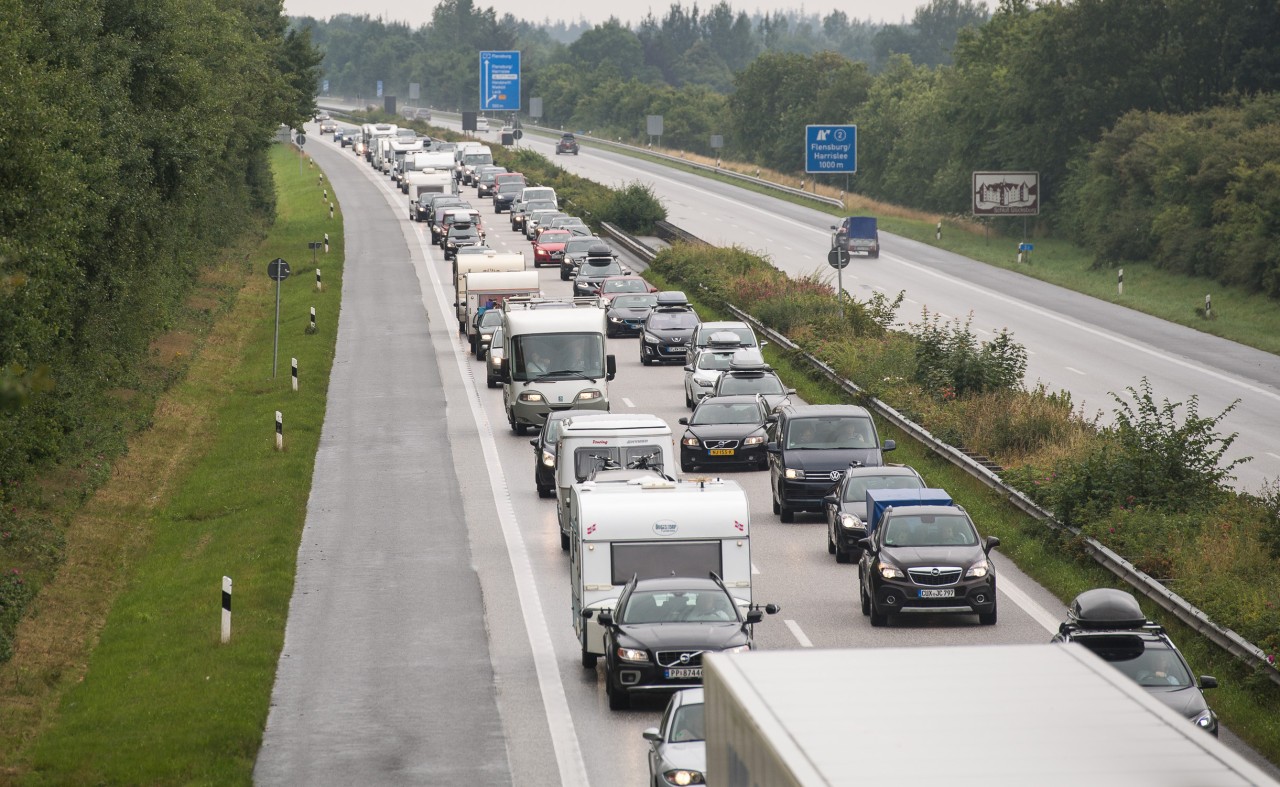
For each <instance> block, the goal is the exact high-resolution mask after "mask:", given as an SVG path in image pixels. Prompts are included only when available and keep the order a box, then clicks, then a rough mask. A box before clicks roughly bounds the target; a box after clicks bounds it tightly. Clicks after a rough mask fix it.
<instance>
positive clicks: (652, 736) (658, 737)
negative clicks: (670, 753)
mask: <svg viewBox="0 0 1280 787" xmlns="http://www.w3.org/2000/svg"><path fill="white" fill-rule="evenodd" d="M640 734H641V735H643V736H644V739H645V740H647V741H652V742H654V743H662V733H660V732H658V728H657V727H650V728H649V729H647V730H645V731H644V732H642V733H640Z"/></svg>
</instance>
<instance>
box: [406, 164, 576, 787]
mask: <svg viewBox="0 0 1280 787" xmlns="http://www.w3.org/2000/svg"><path fill="white" fill-rule="evenodd" d="M389 183H390V181H386V182H384V184H383V194H384V196H385V197H387V198H388V199H387V201H388V202H390V203H391V204H392V208H393V211H398V210H399V209H400V208H401V207H402V206H401V205H400V204H399V199H398V198H399V197H401V196H402V195H401V194H400V192H399V191H398V190H397V191H395V192H394V193H392V192H391V189H390V187H389V185H388V184H389ZM399 215H400V214H399V213H398V212H396V216H399ZM414 225H415V226H414V227H412V228H411V229H413V230H414V234H415V235H417V236H418V244H419V251H421V252H422V256H417V255H415V256H414V257H413V265H414V269H415V271H416V272H417V274H418V276H419V277H421V276H422V271H423V269H425V270H426V272H427V275H428V277H429V278H430V280H431V285H432V286H431V289H432V291H433V292H434V293H435V296H436V302H437V305H439V307H440V313H441V314H443V315H445V316H446V318H447V317H448V315H449V307H450V305H449V303H448V301H447V300H446V299H445V294H444V289H443V288H442V286H441V282H440V276H439V274H438V273H437V272H436V269H435V266H434V265H430V264H428V262H429V261H431V256H430V253H429V244H428V243H427V242H426V240H425V238H424V237H423V232H424V230H423V228H422V227H421V226H420V225H418V224H417V222H414ZM423 306H424V307H425V306H426V304H425V303H424V304H423ZM449 326H450V321H449V320H448V319H446V320H445V321H444V323H443V325H441V324H438V323H431V330H432V332H436V331H445V332H448V333H449V342H448V343H449V344H450V345H453V346H454V353H453V358H454V362H455V363H456V364H457V365H458V372H459V374H460V375H461V377H462V384H463V387H464V389H465V395H466V399H467V404H468V405H469V406H470V408H471V415H472V418H474V419H475V423H476V429H477V437H478V439H479V442H480V448H481V451H482V452H483V453H484V458H485V465H486V466H487V467H488V472H489V483H490V488H491V489H492V493H493V503H494V507H495V508H496V509H497V512H498V521H499V523H500V524H501V525H502V537H503V540H504V541H505V542H506V545H507V555H508V557H509V558H510V560H511V573H512V575H513V577H514V579H515V585H516V596H517V597H518V599H519V602H520V611H521V613H522V615H523V617H524V622H525V631H526V632H527V633H528V636H529V648H530V650H531V651H532V653H533V665H534V670H535V671H536V672H537V675H538V690H539V692H540V693H541V694H542V705H543V708H544V710H545V711H546V716H547V727H548V730H547V731H548V733H549V734H550V736H551V745H552V748H554V749H555V754H556V766H557V768H558V769H559V771H560V783H561V784H583V785H585V784H588V780H587V766H586V762H585V761H584V760H583V759H582V747H581V745H580V744H579V742H578V734H577V731H576V730H575V729H574V726H573V714H572V713H571V712H570V710H569V700H568V698H567V697H566V696H565V693H564V684H563V683H561V681H560V666H559V663H558V662H557V660H556V652H555V646H554V645H553V644H552V642H551V631H550V629H548V628H547V619H546V616H545V615H543V613H542V602H541V599H540V598H539V595H538V588H537V585H536V584H535V582H534V576H533V565H532V564H531V563H530V561H529V551H528V549H526V548H525V544H524V537H523V536H522V535H521V533H520V528H519V526H518V525H517V524H516V520H515V506H514V504H513V503H512V500H511V495H510V491H509V489H508V487H507V482H506V476H505V474H504V473H503V472H502V462H501V460H500V458H499V456H498V446H497V443H496V442H495V441H494V439H493V425H492V424H490V423H489V417H488V416H487V415H486V414H485V412H484V408H483V407H482V406H481V403H480V389H479V388H477V387H476V385H475V378H474V376H473V375H472V373H471V368H470V365H469V364H468V361H469V360H470V356H469V355H464V353H463V352H462V350H461V348H460V347H458V346H457V345H456V342H455V340H454V338H453V335H452V333H451V332H450V331H449Z"/></svg>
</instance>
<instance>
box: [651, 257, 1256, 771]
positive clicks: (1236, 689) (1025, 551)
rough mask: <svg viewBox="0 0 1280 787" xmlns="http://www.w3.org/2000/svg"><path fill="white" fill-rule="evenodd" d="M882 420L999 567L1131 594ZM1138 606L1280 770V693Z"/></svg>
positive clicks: (703, 307)
mask: <svg viewBox="0 0 1280 787" xmlns="http://www.w3.org/2000/svg"><path fill="white" fill-rule="evenodd" d="M643 275H644V277H645V278H646V279H647V280H648V281H650V282H651V283H652V284H653V285H654V286H656V287H658V288H659V289H661V290H666V289H683V290H685V292H686V294H687V295H688V296H689V300H690V302H691V303H693V304H694V306H695V307H696V309H697V311H698V314H699V315H700V316H701V318H702V319H703V320H732V319H736V318H735V317H734V316H733V315H731V314H728V313H723V312H721V311H720V310H718V309H716V308H715V307H713V306H712V305H710V304H709V303H707V302H706V301H705V300H699V298H698V297H697V291H696V288H691V287H686V286H684V285H682V284H681V282H679V281H672V280H668V279H666V278H665V277H663V276H662V275H661V274H660V273H658V272H657V271H655V270H654V269H653V268H649V269H648V270H646V271H645V272H644V274H643ZM764 355H765V359H766V360H767V361H768V362H769V363H770V364H771V365H772V366H773V367H774V368H775V369H776V370H777V371H778V374H779V375H781V376H782V378H783V379H784V380H785V381H786V383H787V385H788V386H789V387H792V388H795V389H796V393H797V394H798V395H799V396H800V397H801V398H802V399H804V401H806V402H810V403H813V404H836V403H848V402H849V396H848V394H846V393H845V392H844V391H843V390H841V389H839V388H837V387H836V386H834V385H832V384H831V383H830V381H828V380H826V378H824V377H821V376H819V375H817V374H816V373H815V372H813V371H812V370H811V368H810V367H809V365H808V364H807V363H806V362H805V361H803V360H801V359H798V358H796V357H795V356H794V355H792V354H791V353H789V352H787V351H785V350H783V349H781V348H778V347H774V346H766V347H765V348H764ZM876 420H877V426H878V428H879V430H880V435H881V437H882V438H884V439H892V440H896V441H897V443H898V447H897V449H896V450H895V451H894V452H893V453H892V454H890V455H889V460H890V461H892V462H895V463H901V464H906V465H909V466H911V467H914V468H915V469H916V470H918V471H919V472H920V474H921V475H923V476H924V478H925V480H926V481H927V482H928V484H929V486H931V487H937V488H941V489H945V490H947V491H948V492H949V493H950V494H951V496H952V498H953V499H954V500H956V502H958V503H960V504H962V505H963V506H964V507H965V508H966V509H967V510H968V511H969V514H970V515H971V516H972V517H973V520H974V522H975V523H977V525H978V528H979V531H980V532H981V533H982V535H984V536H985V535H994V536H998V537H999V538H1000V546H999V547H998V549H997V552H998V555H997V557H996V559H997V561H999V560H1000V559H1007V560H1009V561H1010V562H1012V563H1014V564H1015V565H1017V566H1018V568H1019V569H1021V570H1022V571H1023V572H1024V573H1026V574H1027V575H1028V576H1030V577H1031V578H1032V579H1034V580H1035V581H1036V582H1038V583H1040V585H1042V586H1043V587H1045V588H1046V589H1048V590H1049V592H1051V593H1053V594H1054V595H1055V596H1057V597H1058V599H1059V600H1061V601H1062V602H1063V603H1064V604H1066V603H1068V602H1069V601H1070V600H1071V599H1072V598H1074V597H1075V596H1076V595H1077V594H1079V593H1081V592H1083V591H1085V590H1089V589H1091V588H1096V587H1118V588H1121V589H1125V590H1129V589H1130V588H1128V587H1126V586H1125V585H1124V584H1123V583H1122V582H1120V581H1119V580H1118V579H1116V577H1115V576H1114V575H1112V574H1111V573H1110V572H1108V571H1106V570H1105V569H1103V568H1102V567H1101V566H1099V565H1098V564H1097V563H1096V562H1094V561H1093V559H1092V558H1090V557H1088V555H1087V554H1086V553H1085V551H1084V549H1083V548H1082V546H1081V545H1080V544H1079V543H1078V542H1076V541H1075V540H1074V539H1072V538H1071V537H1070V536H1069V535H1067V536H1063V535H1059V534H1058V533H1056V532H1054V531H1052V530H1050V529H1049V528H1048V527H1047V526H1045V525H1043V524H1041V523H1040V522H1038V521H1037V520H1035V519H1033V518H1032V517H1029V516H1027V515H1026V514H1024V513H1022V512H1021V511H1020V510H1018V509H1016V508H1014V507H1013V506H1012V505H1010V504H1009V503H1007V502H1006V501H1005V500H1004V499H1003V498H1002V497H1001V496H1000V495H998V494H997V493H995V492H994V491H993V490H991V489H990V488H988V487H987V486H986V485H984V484H982V483H981V482H979V481H978V480H977V479H975V478H974V477H973V476H971V475H969V474H968V473H966V472H965V471H963V470H961V469H960V468H958V467H956V466H955V465H953V464H951V463H950V462H949V461H947V460H946V459H944V458H942V457H941V456H939V455H937V454H935V453H933V452H932V451H930V450H929V449H928V448H926V447H925V446H924V445H923V444H922V443H919V442H917V441H916V440H914V439H913V438H911V437H909V436H907V435H906V434H904V433H902V432H900V431H899V430H897V429H896V428H894V427H892V426H890V425H889V424H887V423H885V422H884V421H882V420H880V419H879V418H877V419H876ZM821 535H822V534H821V531H819V532H818V533H817V534H815V536H814V539H813V548H814V549H815V550H818V549H823V547H824V544H823V542H822V538H821ZM851 587H852V586H851ZM1175 590H1176V588H1175ZM1139 600H1140V601H1142V602H1143V603H1142V606H1143V609H1144V610H1145V611H1146V613H1147V615H1148V616H1150V617H1151V618H1152V619H1153V620H1155V621H1156V622H1158V623H1160V624H1161V625H1163V626H1164V627H1165V628H1166V629H1168V630H1169V632H1170V635H1171V636H1172V638H1173V640H1174V642H1175V643H1177V645H1178V647H1179V648H1180V649H1181V650H1182V652H1183V655H1184V656H1186V658H1187V661H1188V662H1190V664H1191V666H1192V668H1193V670H1194V671H1195V674H1197V675H1213V676H1214V677H1216V678H1218V679H1219V681H1221V685H1220V687H1219V688H1217V689H1214V690H1212V691H1208V692H1206V699H1207V700H1208V702H1209V704H1210V706H1211V707H1212V708H1213V709H1214V710H1215V711H1216V712H1217V713H1218V715H1219V717H1220V718H1221V719H1222V723H1223V724H1224V725H1226V726H1227V727H1228V728H1229V729H1231V730H1232V731H1233V732H1235V733H1236V734H1238V735H1239V736H1240V737H1241V738H1243V739H1244V740H1245V741H1246V742H1247V743H1248V744H1249V745H1250V746H1252V747H1253V748H1254V749H1256V750H1257V751H1258V752H1259V753H1260V754H1261V755H1262V756H1264V757H1266V758H1267V759H1268V760H1270V761H1271V762H1273V763H1280V717H1277V715H1276V713H1275V710H1274V709H1275V703H1276V701H1277V699H1278V698H1280V691H1277V689H1276V686H1275V684H1273V683H1271V682H1270V681H1269V680H1268V679H1267V678H1266V677H1264V676H1262V675H1259V674H1255V673H1254V672H1253V671H1252V670H1250V669H1248V668H1246V667H1245V666H1244V665H1243V664H1241V662H1239V661H1238V660H1236V659H1235V658H1234V657H1233V656H1231V655H1230V654H1229V653H1226V652H1225V651H1223V650H1222V649H1221V648H1219V647H1218V646H1217V645H1215V644H1214V643H1213V642H1211V641H1210V640H1208V639H1206V638H1205V637H1202V636H1201V635H1200V634H1198V633H1197V632H1195V631H1194V630H1192V629H1190V628H1188V627H1186V626H1184V625H1183V624H1181V623H1180V622H1179V621H1178V620H1177V619H1176V618H1175V617H1173V616H1172V615H1168V614H1165V613H1164V612H1163V611H1162V610H1161V609H1159V608H1158V607H1156V606H1155V605H1154V604H1151V603H1149V602H1146V600H1145V599H1142V598H1141V597H1139ZM855 603H856V589H854V590H851V591H850V595H849V604H850V607H851V608H852V606H853V605H854V604H855ZM1051 636H1052V635H1051V634H1050V633H1046V634H1045V637H1044V639H1045V641H1046V642H1048V641H1049V639H1050V638H1051Z"/></svg>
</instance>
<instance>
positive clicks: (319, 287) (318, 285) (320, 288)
mask: <svg viewBox="0 0 1280 787" xmlns="http://www.w3.org/2000/svg"><path fill="white" fill-rule="evenodd" d="M323 289H324V285H323V284H321V283H320V269H319V268H316V292H320V291H321V290H323Z"/></svg>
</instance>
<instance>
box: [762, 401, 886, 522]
mask: <svg viewBox="0 0 1280 787" xmlns="http://www.w3.org/2000/svg"><path fill="white" fill-rule="evenodd" d="M772 419H773V420H772V422H771V423H770V424H769V432H768V434H769V443H768V445H767V446H766V448H765V450H767V451H768V452H769V486H770V488H771V489H772V492H773V513H775V514H777V515H779V516H780V517H782V521H783V522H794V521H795V515H796V512H797V511H821V510H823V506H824V498H825V497H826V496H827V495H828V494H830V492H831V489H832V487H834V486H835V485H836V484H837V483H839V481H840V479H841V478H842V477H844V471H845V470H847V469H848V468H849V467H850V466H853V465H859V466H864V467H879V466H881V465H883V464H884V452H885V451H892V450H893V449H894V448H896V447H897V443H895V442H894V441H893V440H885V441H884V443H883V444H882V443H881V442H880V435H879V433H878V432H877V431H876V425H875V422H874V421H872V420H871V414H870V413H868V412H867V409H866V408H865V407H859V406H857V405H852V404H802V405H798V404H784V405H782V406H781V407H779V408H778V409H777V410H776V411H775V412H774V413H773V416H772Z"/></svg>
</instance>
